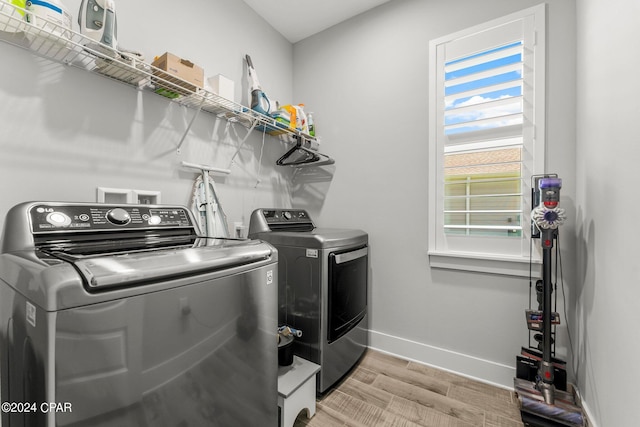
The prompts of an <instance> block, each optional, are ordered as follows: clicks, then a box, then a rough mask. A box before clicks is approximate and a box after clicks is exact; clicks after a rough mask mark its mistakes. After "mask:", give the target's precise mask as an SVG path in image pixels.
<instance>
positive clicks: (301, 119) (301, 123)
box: [294, 104, 309, 134]
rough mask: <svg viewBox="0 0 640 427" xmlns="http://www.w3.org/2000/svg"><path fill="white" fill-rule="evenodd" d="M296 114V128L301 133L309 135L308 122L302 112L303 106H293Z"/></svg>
mask: <svg viewBox="0 0 640 427" xmlns="http://www.w3.org/2000/svg"><path fill="white" fill-rule="evenodd" d="M294 108H295V109H296V112H297V119H298V120H297V123H296V128H298V130H299V131H301V132H302V133H307V134H308V133H309V122H308V121H307V115H306V114H305V112H304V104H298V105H296V106H294Z"/></svg>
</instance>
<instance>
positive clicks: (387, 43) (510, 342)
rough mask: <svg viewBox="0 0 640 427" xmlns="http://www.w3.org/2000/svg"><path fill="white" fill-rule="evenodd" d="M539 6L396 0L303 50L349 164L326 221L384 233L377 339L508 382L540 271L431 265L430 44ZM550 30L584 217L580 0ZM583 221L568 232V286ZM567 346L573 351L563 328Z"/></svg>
mask: <svg viewBox="0 0 640 427" xmlns="http://www.w3.org/2000/svg"><path fill="white" fill-rule="evenodd" d="M538 3H540V2H539V1H537V0H518V1H513V0H490V1H484V2H482V7H480V6H479V4H478V2H476V1H473V0H456V1H453V2H452V1H450V0H429V1H426V0H395V1H392V2H389V3H387V4H385V5H382V6H380V7H378V8H376V9H374V10H372V11H370V12H368V13H365V14H362V15H360V16H357V17H355V18H353V19H351V20H349V21H347V22H345V23H343V24H340V25H337V26H335V27H333V28H331V29H329V30H327V31H324V32H322V33H320V34H318V35H316V36H313V37H311V38H308V39H306V40H303V41H301V42H299V43H297V44H295V45H294V79H295V80H294V94H295V96H296V98H297V99H299V100H300V102H304V103H305V104H306V105H307V107H308V109H309V110H311V111H314V112H316V113H317V114H316V115H315V118H316V123H317V128H318V134H319V135H321V137H322V141H323V149H324V150H326V151H327V152H328V153H330V154H331V155H333V156H335V158H336V161H337V164H336V168H335V171H334V175H333V179H332V181H331V183H330V189H331V191H328V193H327V195H326V199H325V200H324V203H323V204H322V205H319V206H316V207H315V208H316V211H315V212H314V213H315V214H316V215H319V218H320V221H319V222H320V223H321V225H325V226H341V227H354V228H362V229H364V230H366V231H368V232H369V235H370V243H371V272H372V278H371V297H370V299H371V301H370V302H371V310H370V313H371V332H372V335H371V336H372V345H373V346H374V347H378V348H380V349H382V350H386V351H389V352H393V353H396V354H400V355H402V356H405V357H410V358H414V359H418V360H421V361H423V362H426V363H430V364H434V365H438V366H440V367H443V368H447V369H452V370H455V371H457V372H461V373H464V374H467V375H471V376H475V377H478V378H481V379H483V380H485V381H491V382H494V383H498V384H501V385H504V386H508V387H512V386H513V377H514V376H515V361H516V359H515V357H516V354H518V353H519V352H520V347H521V346H523V345H527V342H528V340H527V337H528V333H527V329H526V325H525V320H524V309H525V307H527V306H528V294H529V281H528V279H521V278H514V277H506V276H496V275H489V274H473V273H466V272H454V271H446V270H436V269H431V268H430V267H429V264H428V258H427V240H428V239H427V237H428V235H427V233H428V232H427V230H428V223H427V188H428V181H427V180H428V170H427V164H428V162H427V160H428V159H427V151H428V150H427V146H428V138H427V135H428V129H427V125H428V113H429V112H428V108H427V106H428V99H429V91H428V53H429V48H428V44H429V40H431V39H434V38H438V37H441V36H444V35H446V34H449V33H452V32H455V31H458V30H461V29H463V28H466V27H469V26H472V25H475V24H479V23H482V22H485V21H488V20H491V19H494V18H497V17H500V16H503V15H506V14H509V13H511V12H514V11H517V10H520V9H524V8H527V7H530V6H534V5H536V4H538ZM547 28H548V30H547V33H548V57H549V58H548V62H547V63H548V74H547V81H548V88H549V90H548V92H549V95H548V105H549V117H548V124H547V126H548V137H547V147H548V153H549V155H548V157H549V159H548V166H549V167H548V172H557V173H558V174H560V176H561V177H563V178H564V187H563V192H562V197H563V206H564V207H565V208H566V209H568V211H569V215H570V216H573V212H574V199H575V182H574V177H575V160H574V159H575V158H574V154H575V126H574V123H575V114H574V99H575V92H574V90H575V83H574V80H575V54H574V52H575V51H574V49H575V4H574V2H573V1H567V0H552V1H549V2H548V24H547ZM325 186H327V185H326V184H325ZM327 187H328V186H327ZM334 189H335V190H334ZM298 202H299V200H298V199H297V198H295V194H294V204H297V203H298ZM574 228H575V225H574V224H573V223H571V224H569V225H567V226H565V227H564V228H563V230H562V234H563V235H565V236H567V237H566V238H565V239H564V240H563V241H562V253H563V262H564V266H565V271H564V277H565V280H566V281H567V288H568V289H567V292H568V293H570V292H571V289H572V288H573V286H574V278H573V265H574V264H575V261H574V259H575V257H574V256H573V252H574V244H573V239H572V236H573V234H574V231H573V230H574ZM558 353H559V355H564V354H565V353H567V348H566V337H565V332H564V329H563V328H561V329H560V339H559V346H558Z"/></svg>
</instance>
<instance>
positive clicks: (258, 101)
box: [245, 55, 278, 116]
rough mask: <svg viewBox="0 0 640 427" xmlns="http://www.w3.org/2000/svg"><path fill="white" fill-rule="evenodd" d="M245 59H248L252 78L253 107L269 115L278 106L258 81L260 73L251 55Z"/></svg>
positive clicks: (250, 77)
mask: <svg viewBox="0 0 640 427" xmlns="http://www.w3.org/2000/svg"><path fill="white" fill-rule="evenodd" d="M245 59H246V61H247V72H248V73H249V79H250V80H251V109H252V110H254V111H257V112H258V113H260V114H264V115H267V116H268V115H269V114H270V113H271V112H273V111H275V110H276V109H277V108H278V107H276V105H275V103H273V102H272V101H271V100H270V99H269V97H268V96H267V94H265V93H264V91H263V90H262V86H260V82H259V81H258V73H257V72H256V69H255V68H254V67H253V61H251V57H250V56H249V55H246V56H245Z"/></svg>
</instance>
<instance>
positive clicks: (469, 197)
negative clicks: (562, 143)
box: [429, 4, 546, 275]
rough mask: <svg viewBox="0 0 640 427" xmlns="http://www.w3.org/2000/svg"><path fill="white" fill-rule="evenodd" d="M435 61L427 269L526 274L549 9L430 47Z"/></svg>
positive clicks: (540, 166)
mask: <svg viewBox="0 0 640 427" xmlns="http://www.w3.org/2000/svg"><path fill="white" fill-rule="evenodd" d="M429 55H430V57H429V60H430V70H429V73H430V74H429V77H430V119H429V144H430V150H429V154H430V164H429V166H430V175H429V177H430V183H429V202H430V203H429V205H430V208H429V209H430V212H429V215H430V218H429V222H430V225H431V228H430V230H429V231H430V232H429V255H430V261H431V265H432V266H436V267H449V268H462V269H470V270H480V271H491V272H504V273H506V274H516V275H520V272H521V273H522V274H523V275H528V274H529V270H528V263H529V259H530V250H531V244H530V235H531V230H530V225H529V224H530V211H531V200H530V187H531V184H530V182H531V176H532V175H536V174H541V173H543V172H544V163H543V161H544V137H545V127H544V126H545V75H544V73H545V56H546V53H545V5H544V4H542V5H539V6H536V7H533V8H530V9H526V10H523V11H521V12H518V13H515V14H512V15H509V16H506V17H503V18H500V19H497V20H494V21H491V22H488V23H486V24H482V25H479V26H476V27H474V28H470V29H468V30H465V31H461V32H458V33H455V34H452V35H449V36H446V37H442V38H440V39H437V40H433V41H431V43H430V46H429ZM531 257H532V258H533V259H535V260H537V259H538V254H537V253H534V254H531ZM473 260H484V261H473ZM509 262H511V263H516V264H510V265H506V264H505V263H509ZM518 263H519V264H520V265H517V264H518ZM525 273H526V274H525Z"/></svg>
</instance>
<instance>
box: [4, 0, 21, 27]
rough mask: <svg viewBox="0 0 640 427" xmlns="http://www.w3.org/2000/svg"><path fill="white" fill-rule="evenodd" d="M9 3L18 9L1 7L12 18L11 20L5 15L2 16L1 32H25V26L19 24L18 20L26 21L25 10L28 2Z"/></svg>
mask: <svg viewBox="0 0 640 427" xmlns="http://www.w3.org/2000/svg"><path fill="white" fill-rule="evenodd" d="M7 3H10V4H12V5H13V6H16V7H11V6H8V5H5V6H2V5H0V10H2V12H5V13H7V14H8V15H10V16H11V18H9V17H7V16H5V15H0V32H3V31H4V32H6V33H16V32H18V31H23V30H24V28H23V25H22V24H20V23H18V22H17V20H20V21H23V20H24V10H23V9H24V8H25V7H26V6H27V0H11V1H7Z"/></svg>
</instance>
